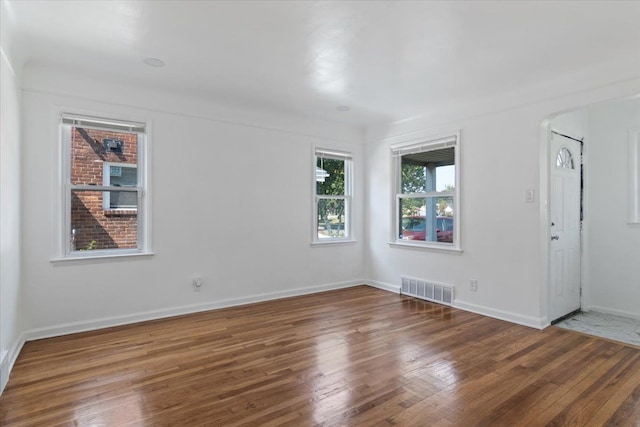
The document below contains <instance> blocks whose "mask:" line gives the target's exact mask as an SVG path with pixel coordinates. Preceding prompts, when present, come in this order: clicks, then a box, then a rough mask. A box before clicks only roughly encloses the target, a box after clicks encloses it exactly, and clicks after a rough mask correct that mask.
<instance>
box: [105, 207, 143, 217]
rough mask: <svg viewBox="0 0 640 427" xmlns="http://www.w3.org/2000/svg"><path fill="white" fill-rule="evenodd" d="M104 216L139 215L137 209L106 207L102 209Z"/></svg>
mask: <svg viewBox="0 0 640 427" xmlns="http://www.w3.org/2000/svg"><path fill="white" fill-rule="evenodd" d="M102 214H103V215H104V216H107V217H108V216H136V215H138V210H137V209H104V210H103V211H102Z"/></svg>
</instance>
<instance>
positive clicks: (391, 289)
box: [365, 280, 400, 294]
mask: <svg viewBox="0 0 640 427" xmlns="http://www.w3.org/2000/svg"><path fill="white" fill-rule="evenodd" d="M365 284H366V285H367V286H370V287H372V288H376V289H382V290H383V291H387V292H392V293H394V294H400V286H396V285H390V284H389V283H384V282H379V281H377V280H366V281H365Z"/></svg>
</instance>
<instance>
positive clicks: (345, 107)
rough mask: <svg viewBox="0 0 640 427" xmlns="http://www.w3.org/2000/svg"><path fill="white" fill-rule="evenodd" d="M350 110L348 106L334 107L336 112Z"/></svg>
mask: <svg viewBox="0 0 640 427" xmlns="http://www.w3.org/2000/svg"><path fill="white" fill-rule="evenodd" d="M350 109H351V107H349V106H348V105H338V106H337V107H336V110H338V111H349V110H350Z"/></svg>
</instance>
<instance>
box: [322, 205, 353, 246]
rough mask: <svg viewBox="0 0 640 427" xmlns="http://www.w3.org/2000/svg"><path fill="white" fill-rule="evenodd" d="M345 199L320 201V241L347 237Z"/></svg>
mask: <svg viewBox="0 0 640 427" xmlns="http://www.w3.org/2000/svg"><path fill="white" fill-rule="evenodd" d="M345 222H346V212H345V201H344V199H320V200H318V239H327V238H336V237H347V234H346V230H345Z"/></svg>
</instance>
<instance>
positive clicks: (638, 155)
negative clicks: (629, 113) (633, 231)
mask: <svg viewBox="0 0 640 427" xmlns="http://www.w3.org/2000/svg"><path fill="white" fill-rule="evenodd" d="M628 185H629V224H640V128H638V129H629V184H628Z"/></svg>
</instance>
